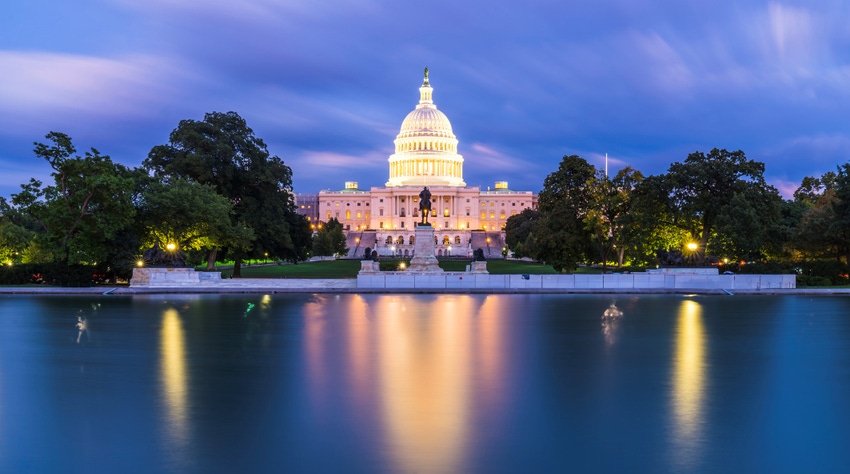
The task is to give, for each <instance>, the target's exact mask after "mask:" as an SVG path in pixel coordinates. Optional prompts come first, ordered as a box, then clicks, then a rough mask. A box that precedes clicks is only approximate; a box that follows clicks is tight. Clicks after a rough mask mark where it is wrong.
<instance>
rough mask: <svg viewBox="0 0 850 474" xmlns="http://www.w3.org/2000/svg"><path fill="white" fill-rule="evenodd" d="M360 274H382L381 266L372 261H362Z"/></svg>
mask: <svg viewBox="0 0 850 474" xmlns="http://www.w3.org/2000/svg"><path fill="white" fill-rule="evenodd" d="M360 273H366V274H374V273H381V266H380V264H379V263H378V262H373V261H372V260H361V261H360Z"/></svg>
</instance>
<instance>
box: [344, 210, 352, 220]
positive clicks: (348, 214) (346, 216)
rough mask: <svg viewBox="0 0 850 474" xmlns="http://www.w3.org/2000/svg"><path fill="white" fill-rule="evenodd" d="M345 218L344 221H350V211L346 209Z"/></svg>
mask: <svg viewBox="0 0 850 474" xmlns="http://www.w3.org/2000/svg"><path fill="white" fill-rule="evenodd" d="M345 218H346V219H351V211H350V210H348V209H346V210H345Z"/></svg>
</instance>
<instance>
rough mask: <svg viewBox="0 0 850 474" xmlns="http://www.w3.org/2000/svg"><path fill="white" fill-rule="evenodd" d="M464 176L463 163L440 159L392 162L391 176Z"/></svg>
mask: <svg viewBox="0 0 850 474" xmlns="http://www.w3.org/2000/svg"><path fill="white" fill-rule="evenodd" d="M423 175H424V176H449V177H452V178H460V177H462V176H463V163H462V162H457V161H454V162H453V161H444V160H438V159H423V160H404V161H396V162H394V163H390V178H396V177H399V176H423Z"/></svg>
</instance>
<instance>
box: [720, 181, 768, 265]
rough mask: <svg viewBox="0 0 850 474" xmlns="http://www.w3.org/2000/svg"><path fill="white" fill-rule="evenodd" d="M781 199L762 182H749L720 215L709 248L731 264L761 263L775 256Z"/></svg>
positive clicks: (734, 195) (735, 194) (736, 193)
mask: <svg viewBox="0 0 850 474" xmlns="http://www.w3.org/2000/svg"><path fill="white" fill-rule="evenodd" d="M781 210H782V197H781V196H780V195H779V192H778V191H777V190H776V189H775V188H774V187H772V186H768V185H767V184H765V183H763V182H748V183H746V184H745V185H743V186H742V187H741V189H740V190H739V191H738V192H735V193H734V194H733V196H732V199H731V200H730V201H729V204H728V205H726V206H725V207H724V208H723V209H722V210H721V212H720V213H719V215H718V219H717V229H716V233H715V234H714V235H713V236H712V237H711V240H710V241H709V242H710V244H709V246H710V247H711V249H712V252H713V253H714V254H715V255H716V256H717V257H718V258H723V259H724V260H725V259H728V260H731V261H740V260H744V261H749V260H762V259H765V258H767V257H769V256H770V255H771V253H773V254H776V253H778V252H776V247H777V244H776V242H775V241H774V236H775V235H776V234H777V232H778V230H779V219H780V216H781V214H780V212H781Z"/></svg>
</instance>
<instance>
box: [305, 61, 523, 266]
mask: <svg viewBox="0 0 850 474" xmlns="http://www.w3.org/2000/svg"><path fill="white" fill-rule="evenodd" d="M432 94H433V88H432V87H431V84H430V82H429V78H428V70H427V68H426V70H425V79H424V81H423V83H422V86H421V87H420V88H419V103H418V104H417V105H416V108H415V109H414V110H413V111H412V112H410V113H409V114H408V115H407V117H405V119H404V121H403V122H402V124H401V130H400V131H399V133H398V135H397V136H396V139H395V141H394V143H395V153H393V154H392V155H391V156H390V157H389V179H388V180H387V182H386V183H385V185H384V186H373V187H371V188H370V189H369V190H363V189H360V188H359V187H358V183H356V182H347V183H345V188H344V189H342V190H339V191H321V192H319V193H318V195H306V194H299V195H297V196H296V204H297V207H298V212H299V213H301V214H304V215H306V216H307V217H308V219H310V221H311V223H313V224H314V225H316V226H318V225H319V224H320V223H321V222H327V221H328V220H330V219H331V218H336V219H337V220H338V221H339V222H340V223H341V224H342V225H343V229H345V232H346V236H347V241H348V244H347V246H348V248H349V256H350V257H360V256H362V255H363V253H364V251H365V249H366V248H367V247H369V248H371V249H373V250H376V251H377V252H378V253H379V254H380V255H382V256H391V255H397V256H412V255H413V247H414V227H415V226H416V225H417V223H418V222H419V221H420V220H421V216H420V214H419V193H420V192H421V191H422V189H423V188H424V187H426V186H427V187H428V189H429V190H430V192H431V215H430V216H429V218H428V221H429V222H430V223H431V225H432V226H433V227H434V231H435V237H434V246H435V247H434V255H437V256H450V255H451V256H463V257H467V256H471V255H472V252H473V250H476V249H479V248H481V249H482V250H484V254H485V255H486V256H488V257H501V255H502V249H503V248H504V247H505V236H504V227H505V223H506V222H507V220H508V218H509V217H511V216H513V215H516V214H519V213H520V212H522V211H523V210H524V209H529V208H531V209H536V208H537V195H536V194H534V193H533V192H531V191H513V190H511V189H509V188H508V182H507V181H498V182H496V183H495V186H494V189H492V190H490V189H489V188H488V189H487V190H485V191H482V190H481V189H480V188H479V187H477V186H467V185H466V183H465V182H464V180H463V164H464V159H463V156H461V155H460V154H458V139H457V137H455V135H454V133H453V132H452V125H451V122H449V119H448V117H446V115H445V114H444V113H443V112H442V111H440V110H439V109H437V106H436V105H435V104H434V101H433V95H432Z"/></svg>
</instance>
